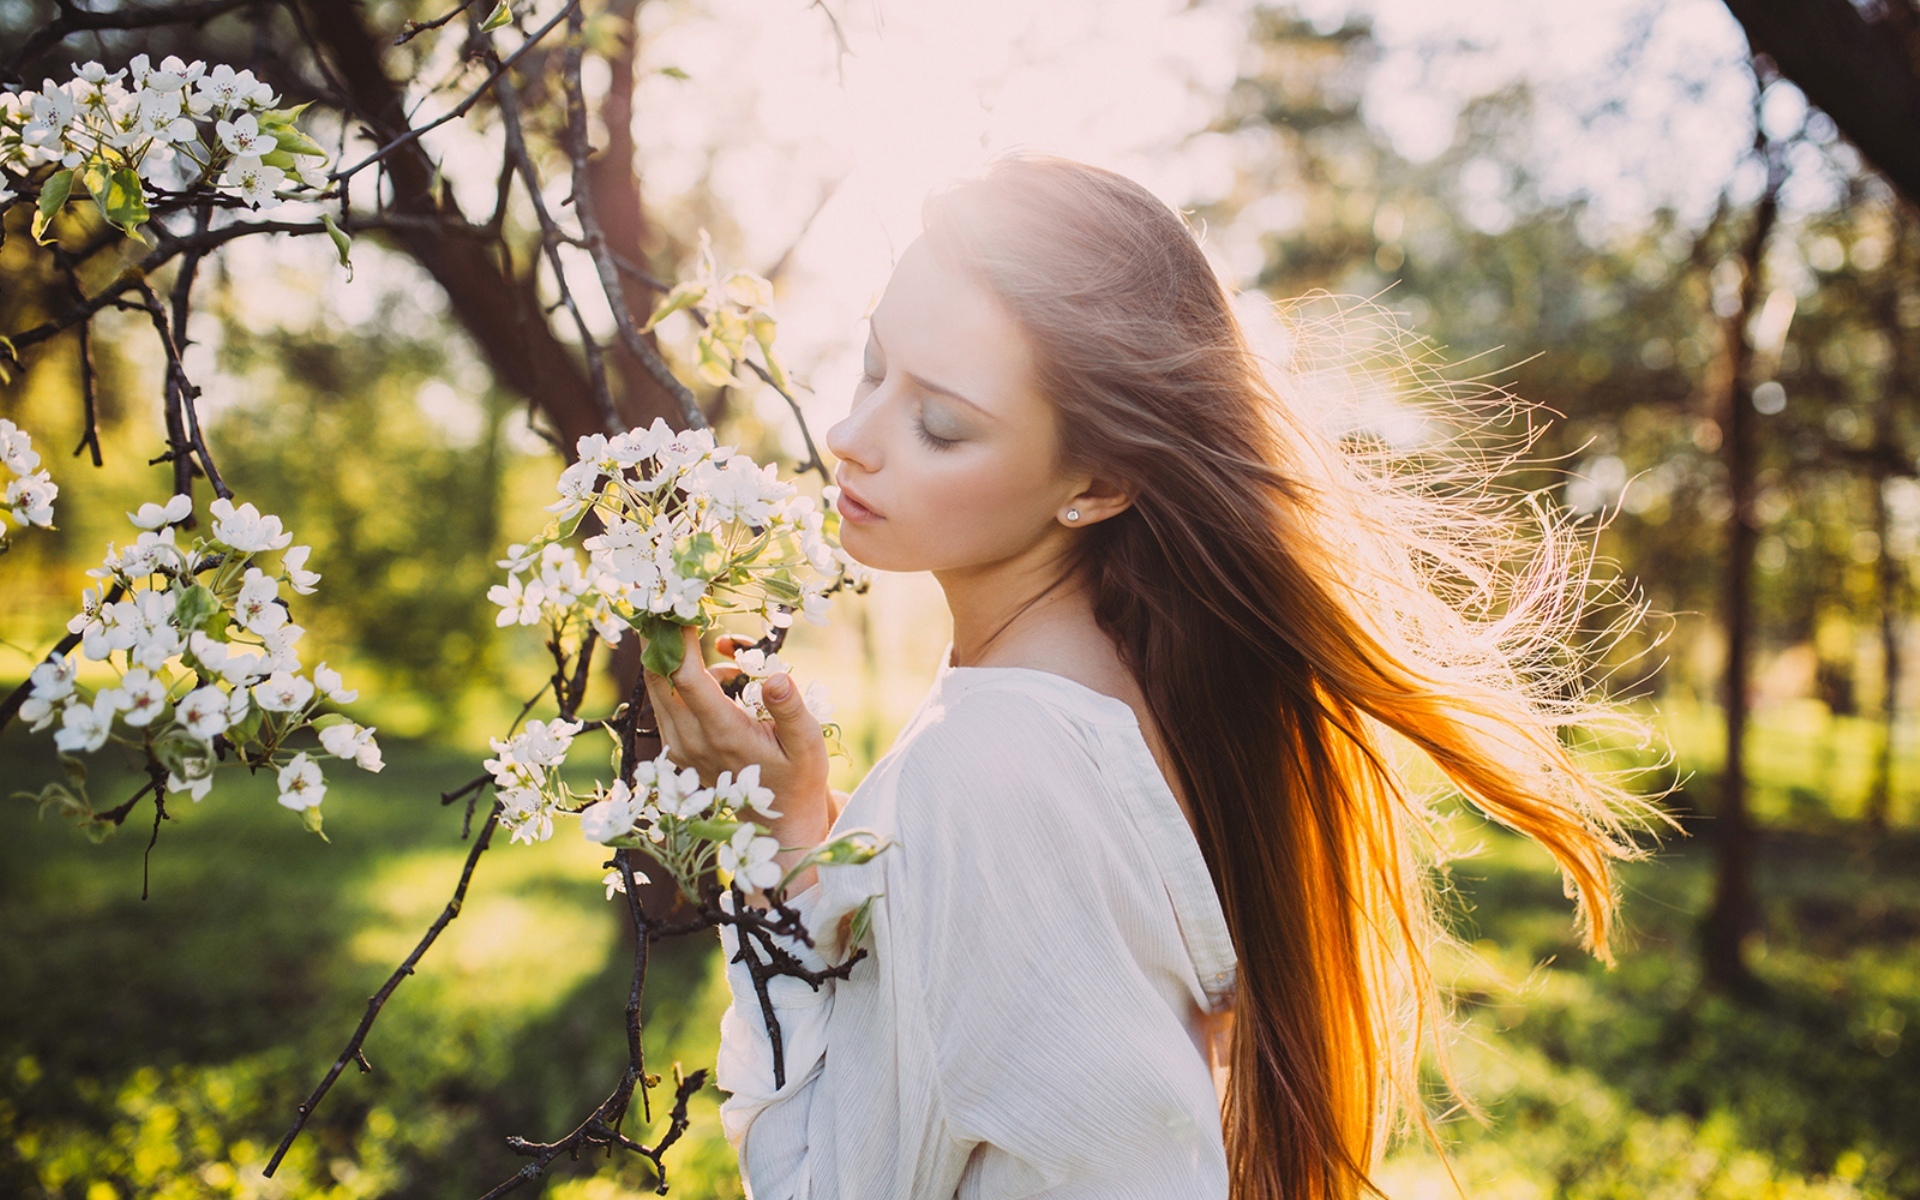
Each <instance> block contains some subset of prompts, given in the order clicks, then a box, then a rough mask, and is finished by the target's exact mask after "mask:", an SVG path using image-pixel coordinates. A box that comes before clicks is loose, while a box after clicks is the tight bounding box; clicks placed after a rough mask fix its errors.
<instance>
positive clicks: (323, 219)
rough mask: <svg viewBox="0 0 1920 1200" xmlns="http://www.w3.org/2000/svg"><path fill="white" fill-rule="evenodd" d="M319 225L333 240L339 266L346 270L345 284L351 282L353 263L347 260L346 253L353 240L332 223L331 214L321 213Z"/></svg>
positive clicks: (350, 247)
mask: <svg viewBox="0 0 1920 1200" xmlns="http://www.w3.org/2000/svg"><path fill="white" fill-rule="evenodd" d="M320 223H321V224H322V225H325V226H326V227H327V236H328V237H330V238H332V239H333V249H334V252H335V253H337V254H338V255H339V256H340V265H341V266H343V267H345V268H346V269H347V282H348V283H352V282H353V262H352V261H351V260H350V259H348V258H347V251H349V250H351V249H352V248H353V238H352V237H351V236H350V235H349V234H348V233H347V231H346V230H344V229H342V228H340V227H339V226H338V225H336V224H334V223H333V214H332V213H325V212H323V213H321V214H320Z"/></svg>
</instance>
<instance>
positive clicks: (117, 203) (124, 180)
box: [86, 167, 147, 237]
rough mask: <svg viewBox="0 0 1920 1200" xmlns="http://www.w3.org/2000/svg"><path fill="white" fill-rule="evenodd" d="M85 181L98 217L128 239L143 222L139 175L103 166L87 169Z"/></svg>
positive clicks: (142, 187)
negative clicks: (103, 218)
mask: <svg viewBox="0 0 1920 1200" xmlns="http://www.w3.org/2000/svg"><path fill="white" fill-rule="evenodd" d="M86 182H87V190H88V191H89V192H91V193H92V194H93V202H94V203H95V204H97V205H99V206H100V214H101V215H102V216H104V217H106V219H107V223H108V224H110V225H112V226H113V227H114V228H115V229H118V230H120V232H122V233H124V234H126V235H127V236H128V237H132V236H133V235H134V232H133V231H134V230H135V229H137V228H139V227H140V226H141V225H142V224H144V223H145V222H146V220H147V192H146V186H145V185H144V184H142V183H141V182H140V172H138V171H136V170H134V169H133V168H132V167H121V168H120V169H119V170H117V171H112V172H109V171H107V170H106V169H105V168H104V167H101V168H99V169H98V170H97V171H96V170H95V169H94V168H92V167H89V168H88V169H87V175H86Z"/></svg>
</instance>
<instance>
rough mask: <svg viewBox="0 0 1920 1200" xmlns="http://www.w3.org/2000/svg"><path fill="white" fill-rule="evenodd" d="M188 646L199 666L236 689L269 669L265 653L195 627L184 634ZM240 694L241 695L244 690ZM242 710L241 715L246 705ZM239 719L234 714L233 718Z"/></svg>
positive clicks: (244, 685)
mask: <svg viewBox="0 0 1920 1200" xmlns="http://www.w3.org/2000/svg"><path fill="white" fill-rule="evenodd" d="M187 650H188V651H189V652H190V653H191V654H192V655H193V657H194V660H195V661H197V662H198V663H199V664H200V665H201V667H203V668H205V669H206V670H207V671H210V672H212V673H213V674H216V675H218V676H220V678H222V679H224V680H226V681H227V682H228V683H229V684H231V685H232V686H233V687H234V688H236V689H244V688H245V687H246V686H247V685H248V684H250V683H252V682H253V681H254V680H256V679H259V678H260V677H262V676H264V675H266V674H267V673H268V670H269V668H268V666H267V659H266V656H265V655H263V654H255V653H253V652H251V651H247V650H242V649H238V648H236V647H235V646H234V645H233V644H232V643H230V642H221V641H216V640H214V639H213V638H211V637H208V636H207V635H206V634H204V633H202V632H200V631H199V630H197V629H196V630H194V631H193V633H192V634H190V635H189V636H188V638H187ZM241 694H242V695H244V694H245V693H244V691H243V692H241ZM241 712H242V715H244V714H245V709H244V708H243V709H242V710H241ZM239 719H240V718H239V717H234V718H233V720H235V721H238V720H239Z"/></svg>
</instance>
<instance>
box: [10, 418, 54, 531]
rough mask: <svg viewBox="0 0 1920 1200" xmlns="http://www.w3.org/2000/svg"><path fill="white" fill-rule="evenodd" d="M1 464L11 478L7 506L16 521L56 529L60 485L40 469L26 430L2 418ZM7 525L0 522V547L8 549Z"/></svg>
mask: <svg viewBox="0 0 1920 1200" xmlns="http://www.w3.org/2000/svg"><path fill="white" fill-rule="evenodd" d="M0 463H4V464H6V468H7V472H8V474H10V475H11V476H12V478H11V479H8V480H7V493H6V503H7V507H8V508H9V509H11V510H12V511H13V519H14V520H16V521H18V522H19V523H20V524H22V525H38V526H39V527H40V528H42V529H51V528H53V500H54V497H56V496H58V495H59V494H60V485H59V484H57V483H55V482H54V481H53V477H52V476H51V475H49V474H47V473H46V472H45V471H42V470H40V452H39V451H38V450H35V449H34V448H33V439H32V438H31V437H29V436H27V431H26V430H24V429H22V428H20V427H19V426H18V425H15V424H14V423H13V422H12V421H9V420H7V419H6V418H4V417H0ZM6 531H7V523H6V521H5V520H0V548H4V547H5V546H6Z"/></svg>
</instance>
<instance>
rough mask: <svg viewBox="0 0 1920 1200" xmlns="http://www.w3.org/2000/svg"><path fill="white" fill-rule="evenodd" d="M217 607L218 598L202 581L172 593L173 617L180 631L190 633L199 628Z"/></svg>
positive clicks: (218, 605)
mask: <svg viewBox="0 0 1920 1200" xmlns="http://www.w3.org/2000/svg"><path fill="white" fill-rule="evenodd" d="M219 607H220V600H219V597H217V596H215V595H214V594H213V589H212V588H210V587H208V586H207V585H206V584H204V583H196V584H194V585H193V586H192V587H186V588H181V589H179V590H178V591H177V592H175V593H174V601H173V619H174V622H175V623H176V624H178V625H179V626H180V632H181V633H190V632H192V631H193V630H195V629H198V628H200V626H201V624H202V623H204V622H205V621H206V619H207V618H208V617H210V616H212V615H213V611H214V610H215V609H217V608H219Z"/></svg>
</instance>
